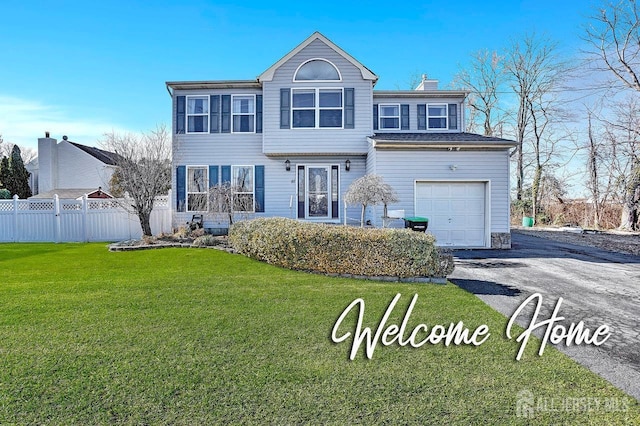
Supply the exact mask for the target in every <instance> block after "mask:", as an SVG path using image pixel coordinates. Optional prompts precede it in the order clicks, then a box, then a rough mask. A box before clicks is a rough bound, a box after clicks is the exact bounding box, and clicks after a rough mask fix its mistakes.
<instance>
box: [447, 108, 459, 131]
mask: <svg viewBox="0 0 640 426" xmlns="http://www.w3.org/2000/svg"><path fill="white" fill-rule="evenodd" d="M457 128H458V105H456V104H449V129H451V130H455V129H457Z"/></svg>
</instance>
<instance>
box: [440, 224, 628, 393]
mask: <svg viewBox="0 0 640 426" xmlns="http://www.w3.org/2000/svg"><path fill="white" fill-rule="evenodd" d="M512 245H513V248H512V249H511V250H457V251H455V253H454V255H455V257H456V269H455V271H454V273H453V274H452V275H451V277H450V280H451V281H452V282H454V283H455V284H457V285H458V286H460V287H461V288H464V289H466V290H468V291H470V292H472V293H474V294H476V295H477V296H478V297H479V298H480V299H482V300H483V301H484V302H486V303H487V304H488V305H490V306H491V307H493V308H494V309H496V310H498V311H499V312H501V313H502V314H504V315H506V316H507V317H508V318H511V316H512V315H513V314H514V312H515V310H516V309H517V308H518V306H520V304H521V303H522V302H523V301H524V300H525V299H526V298H527V297H528V296H530V295H531V294H533V293H540V294H541V295H542V304H543V305H542V306H543V307H542V309H541V312H540V316H539V319H538V322H539V321H543V320H546V319H548V318H549V317H550V316H551V312H552V311H553V309H554V307H555V305H556V301H557V300H558V298H560V297H562V298H563V301H562V304H561V306H560V312H559V316H564V317H565V318H566V320H563V321H562V322H561V324H563V325H565V326H568V325H569V324H570V323H572V322H573V323H576V324H577V323H578V322H579V321H584V324H585V326H586V327H588V328H590V329H591V330H592V331H595V329H596V328H598V326H600V325H602V324H606V325H608V326H609V328H610V330H611V336H610V337H609V339H608V340H607V341H606V342H605V343H604V344H603V345H602V346H600V347H596V346H589V345H580V346H575V345H572V346H565V345H558V346H556V347H557V348H558V349H560V350H561V351H563V352H564V353H566V354H567V355H569V356H570V357H572V358H573V359H575V360H576V361H578V362H579V363H581V364H582V365H584V366H586V367H588V368H589V369H591V370H592V371H594V372H596V373H597V374H599V375H600V376H602V377H604V378H605V379H607V380H608V381H610V382H611V383H612V384H613V385H615V386H617V387H618V388H620V389H622V390H623V391H625V392H627V393H628V394H629V395H631V396H633V397H635V398H636V399H638V400H640V256H633V255H626V254H618V253H611V252H607V251H603V250H600V249H597V248H592V247H583V246H577V245H573V244H567V243H561V242H557V241H551V240H547V239H543V238H538V237H532V236H528V235H523V234H519V233H517V232H513V234H512ZM532 305H533V304H532ZM524 312H526V314H524V313H521V314H520V315H519V316H518V318H519V319H520V318H522V320H520V321H517V322H518V323H519V324H520V325H521V326H523V327H525V328H526V327H527V326H528V325H529V321H530V319H531V313H532V312H533V309H528V310H525V311H524ZM507 321H508V320H505V329H506V326H507ZM540 331H544V330H540ZM502 332H503V333H504V330H503V331H502ZM536 334H538V335H540V334H539V333H536ZM519 346H520V344H519V343H517V342H515V340H514V359H515V356H516V353H517V350H518V348H519ZM542 356H544V354H543V355H542Z"/></svg>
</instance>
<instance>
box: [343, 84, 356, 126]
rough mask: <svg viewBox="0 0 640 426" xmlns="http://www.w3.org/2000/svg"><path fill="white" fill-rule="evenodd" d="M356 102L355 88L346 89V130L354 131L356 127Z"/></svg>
mask: <svg viewBox="0 0 640 426" xmlns="http://www.w3.org/2000/svg"><path fill="white" fill-rule="evenodd" d="M354 106H355V100H354V98H353V88H345V89H344V128H345V129H353V128H354V127H355V109H354Z"/></svg>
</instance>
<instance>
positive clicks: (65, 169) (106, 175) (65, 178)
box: [26, 135, 116, 199]
mask: <svg viewBox="0 0 640 426" xmlns="http://www.w3.org/2000/svg"><path fill="white" fill-rule="evenodd" d="M115 155H116V154H114V153H112V152H109V151H104V150H102V149H98V148H95V147H90V146H86V145H81V144H79V143H75V142H71V141H69V140H68V139H67V137H66V136H63V137H62V141H60V142H59V143H58V141H57V140H56V139H54V138H51V137H49V135H47V136H46V137H44V138H39V139H38V157H37V158H36V159H35V160H33V161H31V162H30V163H29V164H28V165H27V166H26V167H27V170H28V171H29V172H30V173H31V177H30V182H29V183H30V185H31V191H32V192H33V197H32V198H52V197H53V196H54V194H58V197H60V198H72V199H76V198H79V197H82V196H83V195H84V194H89V196H90V198H104V197H105V195H107V196H108V191H109V180H110V179H111V175H112V174H113V172H114V170H115V167H116V166H115V164H116V163H115V160H114V159H115ZM105 192H106V194H105Z"/></svg>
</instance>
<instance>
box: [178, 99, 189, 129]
mask: <svg viewBox="0 0 640 426" xmlns="http://www.w3.org/2000/svg"><path fill="white" fill-rule="evenodd" d="M186 102H187V100H186V97H185V96H176V135H178V134H184V125H185V111H186Z"/></svg>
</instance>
